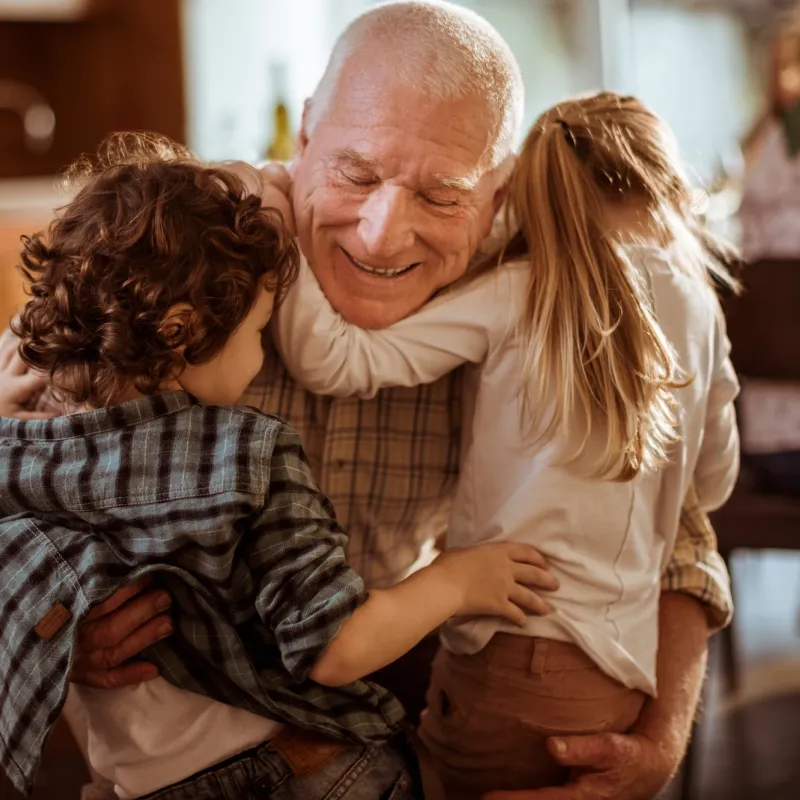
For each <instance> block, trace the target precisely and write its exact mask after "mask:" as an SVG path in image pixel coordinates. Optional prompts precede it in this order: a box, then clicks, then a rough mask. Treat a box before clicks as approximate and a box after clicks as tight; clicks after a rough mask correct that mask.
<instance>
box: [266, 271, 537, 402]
mask: <svg viewBox="0 0 800 800" xmlns="http://www.w3.org/2000/svg"><path fill="white" fill-rule="evenodd" d="M526 283H527V276H526V275H525V273H524V271H523V270H522V269H520V268H519V267H516V268H514V267H512V268H498V270H496V271H495V272H493V273H490V274H487V275H485V276H481V277H480V278H476V279H475V280H473V281H469V282H467V283H466V284H465V285H464V286H462V287H458V288H455V289H453V290H451V291H449V292H446V293H445V294H443V295H442V296H440V297H438V298H435V299H434V300H432V301H430V302H429V303H428V304H426V305H425V306H423V307H422V308H421V309H420V310H419V311H417V312H416V313H414V314H412V315H411V316H410V317H407V318H405V319H402V320H400V321H399V322H397V323H395V324H394V325H392V326H390V327H388V328H384V329H382V330H365V329H363V328H358V327H357V326H355V325H352V324H350V323H348V322H347V321H346V320H345V319H344V318H343V317H342V316H341V315H340V314H338V313H337V312H336V311H335V310H334V309H333V307H332V306H331V304H330V302H329V301H328V299H327V298H326V297H325V294H324V293H323V291H322V289H321V288H320V286H319V283H318V282H317V279H316V278H315V277H314V274H313V272H312V271H311V269H310V267H309V266H308V264H307V263H306V262H305V261H303V263H302V265H301V268H300V276H299V278H298V280H297V282H296V283H295V284H294V285H293V286H292V287H291V289H290V290H289V292H288V295H287V297H286V298H285V300H284V301H283V303H282V304H281V306H280V308H278V309H277V312H276V314H275V316H274V318H273V326H272V330H273V334H274V337H275V343H276V345H277V347H278V350H279V351H280V353H281V356H282V357H283V361H284V363H285V364H286V366H287V367H288V369H289V371H290V372H291V373H292V375H293V377H294V378H295V379H296V380H298V381H299V382H300V383H301V384H302V385H303V386H305V388H306V389H308V390H310V391H312V392H315V393H317V394H330V395H334V396H339V397H341V396H347V395H353V394H356V395H359V396H361V397H373V396H374V395H375V393H376V392H377V391H378V390H379V389H382V388H384V387H387V386H416V385H418V384H421V383H431V382H432V381H435V380H436V379H438V378H440V377H441V376H442V375H445V374H447V373H448V372H451V371H452V370H454V369H455V368H456V367H458V366H460V365H461V364H463V363H465V362H472V363H478V362H480V361H482V360H483V359H484V358H485V356H486V353H487V350H488V348H489V345H490V343H491V341H493V339H494V338H495V337H496V336H498V335H499V334H500V332H501V329H502V328H503V327H505V326H507V325H508V324H509V320H511V319H513V313H512V311H511V309H512V307H513V301H514V298H515V294H516V295H518V294H519V293H520V292H524V291H525V284H526Z"/></svg>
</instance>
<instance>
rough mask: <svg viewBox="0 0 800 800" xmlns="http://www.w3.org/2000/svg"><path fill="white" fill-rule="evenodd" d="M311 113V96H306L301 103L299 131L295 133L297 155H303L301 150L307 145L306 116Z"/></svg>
mask: <svg viewBox="0 0 800 800" xmlns="http://www.w3.org/2000/svg"><path fill="white" fill-rule="evenodd" d="M310 113H311V98H310V97H309V98H307V99H306V101H305V102H304V103H303V117H302V119H301V120H300V133H299V134H298V135H297V155H299V156H301V155H303V151H304V150H305V149H306V147H308V117H309V115H310Z"/></svg>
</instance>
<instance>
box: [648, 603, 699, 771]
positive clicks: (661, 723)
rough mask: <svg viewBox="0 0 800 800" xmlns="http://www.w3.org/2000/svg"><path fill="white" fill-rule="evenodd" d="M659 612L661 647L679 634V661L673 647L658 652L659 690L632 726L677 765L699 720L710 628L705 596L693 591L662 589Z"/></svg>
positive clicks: (670, 761)
mask: <svg viewBox="0 0 800 800" xmlns="http://www.w3.org/2000/svg"><path fill="white" fill-rule="evenodd" d="M660 612H661V613H660V625H661V632H660V643H659V649H661V648H662V647H663V646H666V647H667V648H669V645H670V643H672V642H676V637H679V638H680V641H681V648H680V649H681V651H682V652H681V654H680V656H679V655H678V653H677V652H676V653H675V656H676V657H677V658H678V661H679V662H680V663H676V661H675V659H674V658H671V657H670V652H669V649H668V650H667V651H666V652H660V653H659V660H658V678H657V680H658V691H659V694H658V696H657V697H653V698H650V699H649V700H648V701H647V703H646V704H645V706H644V708H643V709H642V713H641V714H640V715H639V719H638V720H637V722H636V724H635V725H634V728H633V731H632V732H633V733H637V734H639V735H641V736H645V737H646V738H647V739H649V740H651V741H653V742H654V743H656V744H657V745H658V747H659V749H660V750H661V752H662V753H663V755H664V757H665V759H666V760H667V761H668V762H669V763H670V765H671V766H677V764H678V763H679V762H680V760H681V758H682V757H683V754H684V751H685V748H686V743H687V742H688V739H689V734H690V732H691V727H692V722H693V721H694V715H695V711H696V708H697V702H698V695H699V693H700V688H701V687H702V683H703V678H704V674H705V659H706V650H707V644H706V643H707V640H708V635H709V632H710V630H709V626H708V619H707V616H706V609H705V606H704V604H703V602H702V601H700V600H699V599H697V598H696V597H693V596H692V595H689V594H684V593H683V592H678V591H676V592H664V593H662V595H661V608H660Z"/></svg>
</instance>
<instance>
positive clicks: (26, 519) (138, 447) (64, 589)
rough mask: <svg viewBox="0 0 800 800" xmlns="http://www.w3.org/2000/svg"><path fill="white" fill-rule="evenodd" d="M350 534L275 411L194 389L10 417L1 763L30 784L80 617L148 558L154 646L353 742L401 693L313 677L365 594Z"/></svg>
mask: <svg viewBox="0 0 800 800" xmlns="http://www.w3.org/2000/svg"><path fill="white" fill-rule="evenodd" d="M346 541H347V537H346V535H345V533H344V531H343V530H342V528H341V527H340V526H339V524H338V523H337V522H336V520H335V517H334V514H333V508H332V506H331V504H330V503H329V501H328V500H327V499H326V498H325V497H324V496H323V495H322V494H321V493H320V492H319V491H318V489H317V488H316V486H315V484H314V482H313V480H312V478H311V473H310V470H309V467H308V464H307V462H306V460H305V455H304V453H303V450H302V448H301V445H300V439H299V438H298V436H297V434H296V433H295V432H294V431H292V430H291V429H290V428H289V427H288V426H287V425H286V424H285V423H283V422H282V421H281V420H278V419H275V418H273V417H269V416H266V415H264V414H262V413H260V412H258V411H255V410H252V409H244V408H222V407H216V406H204V405H202V404H200V403H197V402H196V401H195V400H194V399H193V398H191V397H190V396H189V395H187V394H185V393H183V392H174V393H169V394H162V395H157V396H154V397H149V398H143V399H141V400H136V401H134V402H132V403H126V404H124V405H122V406H117V407H114V408H108V409H100V410H98V411H93V412H90V413H87V414H80V415H74V416H71V417H59V418H57V419H54V420H49V421H27V422H26V421H22V420H9V419H2V420H0V564H2V571H1V572H0V671H2V676H3V680H2V683H1V684H0V765H2V767H3V768H4V769H5V771H6V772H7V773H8V774H9V776H10V777H11V779H12V780H13V781H14V783H15V785H16V786H17V787H19V788H20V789H22V790H23V791H30V790H31V788H32V784H33V778H34V775H35V771H36V768H37V767H38V764H39V760H40V758H41V750H42V746H43V743H44V741H45V738H46V736H47V734H48V732H49V730H50V728H51V726H52V724H53V723H54V721H55V720H56V718H57V717H58V714H59V713H60V710H61V706H62V704H63V701H64V698H65V695H66V690H67V676H68V672H69V666H70V660H71V656H72V650H73V646H74V642H75V636H76V632H77V627H78V624H79V622H80V620H81V619H82V618H83V616H85V614H86V613H87V612H88V611H89V610H90V609H91V608H92V607H93V606H94V605H96V604H98V603H100V602H102V601H103V600H104V599H106V598H107V597H108V596H109V595H110V594H111V593H112V592H113V591H114V590H115V589H117V588H119V587H120V586H121V585H122V584H124V583H125V582H127V581H129V580H131V579H132V578H135V577H137V576H139V575H142V574H144V573H148V572H154V571H155V572H157V573H158V579H159V581H160V582H161V583H162V584H163V585H164V586H165V588H167V589H168V590H169V591H170V593H171V594H172V596H173V598H174V619H175V628H176V632H175V635H174V636H172V637H170V639H169V640H167V641H164V642H161V643H159V644H158V645H156V646H155V647H153V648H151V650H149V651H148V653H147V654H146V655H147V657H148V658H150V659H151V660H153V661H154V662H156V663H157V664H158V665H159V667H160V669H161V673H162V675H163V676H164V677H165V678H167V679H168V680H170V681H171V682H173V683H175V684H176V685H177V686H180V687H182V688H184V689H188V690H190V691H194V692H199V693H201V694H206V695H209V696H211V697H214V698H215V699H218V700H221V701H222V702H227V703H230V704H233V705H236V706H239V707H241V708H246V709H248V710H250V711H253V712H255V713H258V714H262V715H265V716H268V717H271V718H275V719H281V720H285V721H287V722H291V723H294V724H296V725H298V726H300V727H303V728H307V729H310V730H314V731H318V732H320V733H323V734H328V735H333V736H336V737H338V738H341V739H344V740H346V741H351V742H368V741H380V740H384V739H387V738H389V737H390V736H392V735H393V734H394V733H395V732H396V731H397V730H399V729H400V728H401V727H402V724H403V711H402V708H401V707H400V704H399V703H398V702H397V701H396V700H395V699H394V698H393V697H392V696H391V695H389V694H388V693H387V692H386V691H385V690H383V689H381V688H380V687H377V686H374V685H371V684H368V683H366V682H355V683H353V684H351V685H349V686H345V687H341V688H337V689H331V688H327V687H322V686H320V685H318V684H316V683H314V682H312V681H310V680H308V679H307V674H308V671H309V669H310V667H311V666H312V665H313V663H314V661H315V660H316V659H317V658H318V656H319V655H320V654H321V653H322V652H323V651H324V649H325V648H326V647H327V645H328V644H329V642H330V641H331V639H332V638H333V637H334V636H335V635H336V633H337V631H338V630H339V627H340V626H341V624H342V622H343V621H344V620H345V619H346V618H347V617H348V616H349V615H350V614H351V613H352V612H353V611H354V610H355V609H356V608H357V607H358V606H359V604H361V603H362V602H363V601H364V599H365V598H366V592H365V589H364V584H363V581H362V580H361V578H360V577H359V576H358V575H357V574H356V573H355V572H354V571H353V570H352V569H351V568H350V567H349V565H348V564H347V562H346V560H345V554H344V547H345V544H346Z"/></svg>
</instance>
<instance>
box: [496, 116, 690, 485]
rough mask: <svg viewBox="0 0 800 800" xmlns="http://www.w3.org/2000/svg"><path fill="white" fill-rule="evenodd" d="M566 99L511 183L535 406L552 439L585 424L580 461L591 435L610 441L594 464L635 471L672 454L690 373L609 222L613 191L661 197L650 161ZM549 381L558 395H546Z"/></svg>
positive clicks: (535, 419)
mask: <svg viewBox="0 0 800 800" xmlns="http://www.w3.org/2000/svg"><path fill="white" fill-rule="evenodd" d="M576 102H577V101H576ZM559 111H560V109H555V110H554V112H550V114H548V115H545V116H544V117H543V118H542V120H540V121H539V122H537V124H536V126H535V127H534V129H533V130H532V131H531V133H530V135H529V136H528V140H527V141H526V142H525V145H524V146H523V150H522V152H521V154H520V161H519V163H518V165H517V169H516V171H515V174H514V177H513V179H512V184H511V187H510V195H509V204H508V214H509V220H514V221H515V222H516V227H517V228H518V231H519V233H518V236H517V244H516V246H517V247H519V243H520V238H521V239H523V240H524V243H525V245H526V247H525V249H526V251H527V253H528V255H529V257H530V260H531V277H530V284H529V289H528V296H527V302H526V304H525V310H524V313H523V316H522V319H521V321H520V330H519V334H520V337H521V341H522V342H523V363H522V384H521V385H522V387H523V389H522V392H523V396H522V408H523V415H524V417H525V418H526V420H527V422H528V423H529V425H530V427H531V429H532V430H533V431H534V432H535V434H536V436H537V437H538V438H539V439H540V440H545V441H547V440H550V439H552V438H553V437H554V436H555V435H556V434H558V436H559V438H563V439H564V440H565V441H572V442H574V441H575V437H576V434H577V437H578V439H579V440H580V443H579V445H578V446H577V447H576V448H575V451H574V452H572V453H570V454H568V456H567V460H568V461H575V460H576V459H577V458H579V457H580V455H581V453H582V451H583V450H584V449H585V445H586V443H587V442H588V440H589V438H590V437H592V440H593V442H597V441H599V442H600V445H601V447H600V451H599V452H600V456H599V460H598V461H596V462H595V461H593V462H592V465H591V468H590V472H591V473H592V475H594V476H595V477H600V478H605V479H613V480H620V481H626V480H631V479H632V478H634V477H635V476H636V475H637V474H638V473H639V472H640V471H642V470H652V469H654V468H656V467H658V466H659V465H660V464H662V463H664V462H665V461H666V460H667V459H668V457H669V448H670V445H671V444H672V443H673V442H674V441H676V439H677V434H676V430H675V423H676V420H675V417H674V413H673V407H674V402H673V398H672V390H673V389H675V388H678V387H681V386H685V385H686V384H687V383H688V381H686V380H684V376H682V375H681V372H680V369H679V366H678V363H677V359H676V355H675V353H674V351H673V349H672V347H671V345H670V343H669V341H668V340H667V339H666V337H665V336H664V334H663V333H662V331H661V329H660V328H659V325H658V323H657V322H656V320H655V318H654V316H653V311H652V308H651V304H650V298H649V293H648V290H647V286H646V285H645V284H644V282H643V277H642V275H641V274H640V272H639V270H637V269H636V267H635V266H634V265H633V264H631V263H630V262H629V260H628V258H627V257H626V255H625V250H624V248H623V247H621V246H620V243H619V239H618V237H617V236H616V235H615V232H614V231H612V230H610V229H609V224H608V222H607V220H608V214H607V210H608V206H609V198H610V197H613V192H618V194H617V195H616V196H617V197H618V198H619V197H625V196H628V194H630V196H637V194H639V193H640V192H641V193H642V194H643V195H647V196H648V198H649V195H650V194H651V192H649V191H647V189H648V187H646V186H639V185H638V182H636V181H634V180H633V177H635V174H634V173H635V172H636V171H637V168H638V169H643V168H644V166H645V165H643V164H641V163H637V161H636V157H635V154H634V153H633V152H628V151H627V150H626V148H627V146H628V143H627V141H626V140H625V138H624V137H620V136H618V135H617V133H615V131H614V130H613V129H611V128H605V127H603V126H602V122H601V121H598V122H600V125H601V127H600V128H599V129H598V130H592V128H591V126H592V124H593V123H592V121H591V120H590V121H588V122H586V124H581V123H576V124H573V123H572V122H570V121H568V120H566V119H563V118H562V115H561V114H560V113H559ZM601 141H602V142H603V143H604V144H602V145H601ZM598 147H600V148H601V149H603V152H602V153H600V157H595V154H594V153H593V150H594V149H595V148H598ZM620 163H625V164H626V165H627V166H628V167H631V165H632V168H631V169H627V168H626V169H624V170H623V169H622V168H620V166H619V164H620ZM512 246H513V243H512ZM543 381H547V382H548V385H547V386H543V385H542V382H543ZM537 387H538V388H537ZM542 389H544V390H545V391H546V395H545V396H546V397H553V396H555V403H554V405H552V406H548V404H547V403H546V402H545V403H543V396H542V391H541V390H542ZM598 437H599V439H598ZM594 450H595V448H594V447H593V448H592V451H593V452H594Z"/></svg>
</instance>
